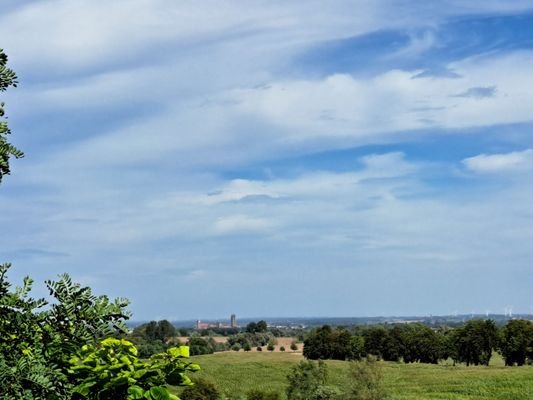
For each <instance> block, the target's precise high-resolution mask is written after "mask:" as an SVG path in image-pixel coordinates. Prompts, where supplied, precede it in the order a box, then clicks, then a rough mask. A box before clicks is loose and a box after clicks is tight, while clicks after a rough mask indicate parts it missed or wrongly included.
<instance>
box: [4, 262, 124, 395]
mask: <svg viewBox="0 0 533 400" xmlns="http://www.w3.org/2000/svg"><path fill="white" fill-rule="evenodd" d="M9 268H10V264H3V265H0V337H1V338H9V340H1V341H0V396H2V397H0V399H19V398H20V399H32V398H34V399H48V398H51V399H70V392H71V389H72V387H73V384H72V382H71V381H70V380H69V378H68V372H67V369H68V366H69V364H68V360H69V358H70V356H71V355H72V354H74V353H75V352H76V351H77V350H78V349H80V348H81V347H82V346H83V345H86V344H89V345H90V344H96V343H97V342H98V341H100V340H101V339H103V338H105V337H107V336H111V335H114V334H120V333H125V332H126V331H127V328H126V326H125V325H124V319H127V318H128V317H129V313H128V312H127V311H126V309H125V308H126V306H127V305H128V301H127V300H125V299H116V300H115V301H113V302H111V301H109V299H108V298H107V297H106V296H98V297H97V296H94V295H93V294H92V292H91V289H90V288H88V287H81V286H80V285H79V284H76V283H73V282H72V280H71V279H70V277H69V276H68V275H62V276H61V277H60V279H59V280H58V281H56V282H54V281H47V282H46V286H47V287H48V290H49V292H50V295H51V296H52V297H53V299H54V302H53V303H52V304H49V302H48V301H46V300H45V299H33V298H31V297H30V296H29V293H30V291H31V288H32V283H33V281H32V280H31V279H30V278H29V277H26V278H24V281H23V285H22V286H21V287H19V288H16V289H15V290H13V291H12V290H11V284H10V283H9V281H8V278H7V272H8V270H9Z"/></svg>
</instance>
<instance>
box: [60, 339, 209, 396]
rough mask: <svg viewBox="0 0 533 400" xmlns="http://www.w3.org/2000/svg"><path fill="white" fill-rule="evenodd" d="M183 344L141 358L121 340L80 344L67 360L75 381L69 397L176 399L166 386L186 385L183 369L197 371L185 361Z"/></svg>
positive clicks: (186, 380) (185, 353) (186, 353)
mask: <svg viewBox="0 0 533 400" xmlns="http://www.w3.org/2000/svg"><path fill="white" fill-rule="evenodd" d="M187 357H189V349H188V347H186V346H182V347H174V348H170V349H168V350H167V351H166V352H164V353H160V354H156V355H154V356H152V357H151V358H150V360H148V361H141V360H140V359H139V358H138V352H137V349H136V348H135V346H134V345H133V344H132V343H131V342H129V341H127V340H124V339H114V338H108V339H105V340H103V341H102V342H101V343H99V344H98V345H97V346H88V345H86V346H83V347H82V348H81V350H80V351H79V352H77V354H76V355H75V356H73V357H71V359H70V365H71V367H70V369H69V374H70V377H71V378H72V379H73V380H74V381H76V382H77V385H76V386H75V387H74V389H73V393H74V396H73V397H72V399H73V400H78V399H80V400H83V399H86V400H99V399H114V400H129V399H148V400H150V399H151V400H160V399H166V400H179V398H178V397H177V396H176V395H174V394H171V393H170V392H169V391H168V388H167V385H175V386H188V385H191V384H192V382H191V380H190V379H189V377H188V376H187V375H186V372H187V371H193V372H195V371H198V370H199V369H200V367H199V366H198V365H196V364H192V363H187V362H185V361H183V358H187Z"/></svg>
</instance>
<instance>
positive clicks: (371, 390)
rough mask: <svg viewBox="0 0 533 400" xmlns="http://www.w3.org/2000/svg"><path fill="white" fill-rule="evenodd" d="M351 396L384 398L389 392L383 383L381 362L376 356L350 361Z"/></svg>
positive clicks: (369, 399) (357, 399)
mask: <svg viewBox="0 0 533 400" xmlns="http://www.w3.org/2000/svg"><path fill="white" fill-rule="evenodd" d="M350 378H351V379H350V381H351V386H350V388H349V397H348V398H350V399H353V400H384V399H386V398H387V397H388V396H387V393H386V391H385V387H384V385H383V371H382V368H381V364H380V363H379V362H378V361H377V360H376V358H375V357H372V356H370V357H367V359H366V360H364V361H352V362H351V363H350Z"/></svg>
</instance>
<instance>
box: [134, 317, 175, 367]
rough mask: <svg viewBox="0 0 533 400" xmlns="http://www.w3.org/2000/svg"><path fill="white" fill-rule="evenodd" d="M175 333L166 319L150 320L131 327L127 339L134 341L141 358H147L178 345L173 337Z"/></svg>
mask: <svg viewBox="0 0 533 400" xmlns="http://www.w3.org/2000/svg"><path fill="white" fill-rule="evenodd" d="M177 333H178V332H177V330H176V328H175V327H174V325H172V324H171V323H170V322H169V321H167V320H161V321H150V322H148V323H146V324H142V325H139V326H137V327H136V328H135V329H133V331H132V332H131V333H130V334H129V335H128V339H129V340H131V341H132V342H133V343H135V345H136V346H137V348H138V350H139V355H140V357H141V358H148V357H150V356H152V355H153V354H156V353H160V352H162V351H166V350H167V349H168V348H169V347H171V346H174V345H179V344H180V343H179V341H177V340H176V339H175V338H176V335H177Z"/></svg>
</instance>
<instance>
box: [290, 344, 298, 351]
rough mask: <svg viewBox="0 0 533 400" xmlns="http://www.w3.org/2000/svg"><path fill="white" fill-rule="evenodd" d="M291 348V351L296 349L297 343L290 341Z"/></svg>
mask: <svg viewBox="0 0 533 400" xmlns="http://www.w3.org/2000/svg"><path fill="white" fill-rule="evenodd" d="M291 350H292V351H296V350H298V345H297V344H296V343H295V342H292V343H291Z"/></svg>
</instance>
